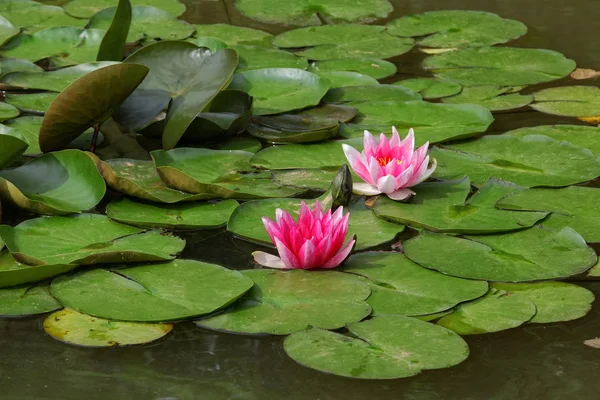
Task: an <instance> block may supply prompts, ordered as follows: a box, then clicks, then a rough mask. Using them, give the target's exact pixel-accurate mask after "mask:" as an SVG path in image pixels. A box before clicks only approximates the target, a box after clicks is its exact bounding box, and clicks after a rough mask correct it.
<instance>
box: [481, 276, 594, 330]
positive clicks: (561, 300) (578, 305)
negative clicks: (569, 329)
mask: <svg viewBox="0 0 600 400" xmlns="http://www.w3.org/2000/svg"><path fill="white" fill-rule="evenodd" d="M492 288H493V289H496V290H499V291H505V292H506V293H507V294H508V295H509V296H514V297H523V298H526V299H528V300H529V301H531V302H533V303H534V304H535V307H536V309H537V312H536V314H535V316H534V317H533V318H532V319H531V320H530V321H529V322H530V323H536V324H544V323H550V322H562V321H571V320H574V319H577V318H581V317H583V316H584V315H586V314H587V313H588V311H590V310H591V309H592V302H593V301H594V293H592V292H591V291H589V290H587V289H585V288H582V287H581V286H577V285H573V284H570V283H564V282H535V283H493V284H492Z"/></svg>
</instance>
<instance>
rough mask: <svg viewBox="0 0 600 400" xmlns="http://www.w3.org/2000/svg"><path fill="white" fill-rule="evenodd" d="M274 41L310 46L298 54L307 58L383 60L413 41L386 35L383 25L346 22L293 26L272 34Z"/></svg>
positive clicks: (409, 46)
mask: <svg viewBox="0 0 600 400" xmlns="http://www.w3.org/2000/svg"><path fill="white" fill-rule="evenodd" d="M273 44H274V45H276V46H278V47H285V48H290V47H309V48H308V49H305V50H302V51H299V52H298V53H297V54H298V55H301V56H304V57H306V58H308V59H309V60H331V59H338V58H346V57H353V58H355V57H371V58H378V59H385V58H391V57H395V56H399V55H401V54H404V53H406V52H408V51H409V50H410V49H412V47H413V45H414V41H413V40H412V39H409V38H400V37H397V36H392V35H389V34H387V33H386V32H385V27H383V26H377V25H359V24H345V25H322V26H317V27H306V28H299V29H293V30H291V31H287V32H284V33H281V34H279V35H277V36H275V38H274V39H273Z"/></svg>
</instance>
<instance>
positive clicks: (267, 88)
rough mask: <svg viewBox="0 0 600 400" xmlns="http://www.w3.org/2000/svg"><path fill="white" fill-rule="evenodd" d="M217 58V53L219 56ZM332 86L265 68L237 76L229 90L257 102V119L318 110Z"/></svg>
mask: <svg viewBox="0 0 600 400" xmlns="http://www.w3.org/2000/svg"><path fill="white" fill-rule="evenodd" d="M217 54H218V53H217ZM329 87H330V86H329V82H328V81H327V80H325V79H321V78H320V77H318V76H317V75H315V74H313V73H311V72H307V71H304V70H301V69H296V68H263V69H255V70H251V71H246V72H240V73H237V74H235V75H234V77H233V80H232V81H231V84H230V85H229V88H230V89H236V90H241V91H243V92H246V93H248V94H249V95H250V96H252V97H253V98H254V112H253V114H254V115H268V114H279V113H283V112H286V111H292V110H298V109H302V108H306V107H309V106H316V105H317V104H319V102H320V101H321V98H322V97H323V96H325V93H327V90H329Z"/></svg>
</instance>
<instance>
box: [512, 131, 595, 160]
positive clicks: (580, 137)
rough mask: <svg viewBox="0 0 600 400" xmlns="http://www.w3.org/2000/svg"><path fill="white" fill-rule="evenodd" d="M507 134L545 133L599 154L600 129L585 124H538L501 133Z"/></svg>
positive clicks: (520, 135)
mask: <svg viewBox="0 0 600 400" xmlns="http://www.w3.org/2000/svg"><path fill="white" fill-rule="evenodd" d="M503 135H507V136H516V137H523V136H528V135H545V136H548V137H551V138H552V139H554V140H558V141H561V140H564V141H567V142H569V143H572V144H574V145H575V146H579V147H583V148H584V149H588V150H590V151H591V152H592V153H594V154H595V155H597V156H600V141H599V140H598V137H600V129H599V128H597V127H595V126H585V125H539V126H530V127H526V128H519V129H515V130H512V131H508V132H505V133H503Z"/></svg>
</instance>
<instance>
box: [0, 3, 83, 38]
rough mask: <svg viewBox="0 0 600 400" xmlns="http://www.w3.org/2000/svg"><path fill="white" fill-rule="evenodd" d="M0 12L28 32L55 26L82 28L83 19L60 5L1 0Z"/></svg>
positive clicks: (13, 23)
mask: <svg viewBox="0 0 600 400" xmlns="http://www.w3.org/2000/svg"><path fill="white" fill-rule="evenodd" d="M0 14H1V15H2V16H3V17H4V18H6V19H7V20H9V21H10V23H11V24H12V25H14V26H15V27H17V28H26V30H27V31H28V32H30V33H32V32H36V31H39V30H40V29H45V28H51V27H56V26H76V27H80V28H82V27H83V26H84V25H85V21H81V20H78V19H76V18H73V17H72V16H70V15H68V14H66V13H65V11H64V10H63V9H62V8H61V7H56V6H52V5H46V4H40V3H38V2H37V1H31V0H3V1H2V2H1V3H0Z"/></svg>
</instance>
